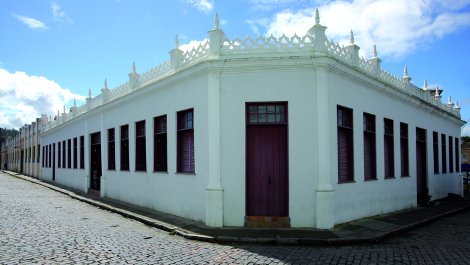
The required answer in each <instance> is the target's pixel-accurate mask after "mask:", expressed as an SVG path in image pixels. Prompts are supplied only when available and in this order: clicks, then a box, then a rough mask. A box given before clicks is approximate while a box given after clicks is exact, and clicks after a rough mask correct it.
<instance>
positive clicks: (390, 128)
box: [384, 118, 395, 179]
mask: <svg viewBox="0 0 470 265" xmlns="http://www.w3.org/2000/svg"><path fill="white" fill-rule="evenodd" d="M387 147H388V148H387ZM387 164H388V168H387ZM384 178H385V179H392V178H395V141H394V122H393V120H392V119H388V118H384Z"/></svg>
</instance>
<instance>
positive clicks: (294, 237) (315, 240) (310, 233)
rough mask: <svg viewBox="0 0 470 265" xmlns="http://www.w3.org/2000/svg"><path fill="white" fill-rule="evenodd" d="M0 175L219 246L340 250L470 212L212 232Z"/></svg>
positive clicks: (444, 205)
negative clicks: (330, 247)
mask: <svg viewBox="0 0 470 265" xmlns="http://www.w3.org/2000/svg"><path fill="white" fill-rule="evenodd" d="M3 172H4V173H7V174H9V175H12V176H15V177H17V178H20V179H23V180H27V181H30V182H33V183H36V184H39V185H42V186H44V187H47V188H50V189H52V190H55V191H58V192H60V193H63V194H66V195H68V196H70V197H72V198H74V199H77V200H80V201H83V202H86V203H88V204H91V205H94V206H96V207H99V208H101V209H104V210H108V211H111V212H115V213H118V214H120V215H123V216H125V217H128V218H131V219H134V220H137V221H140V222H143V223H145V224H147V225H149V226H153V227H156V228H159V229H162V230H164V231H168V232H169V233H171V234H176V235H179V236H182V237H184V238H188V239H192V240H199V241H206V242H216V243H222V244H229V243H263V244H293V245H342V244H358V243H370V242H378V241H381V240H383V239H385V238H387V237H390V236H393V235H396V234H398V233H402V232H404V231H408V230H410V229H413V228H416V227H418V226H421V225H424V224H426V223H429V222H432V221H435V220H437V219H439V218H442V217H444V216H447V215H451V214H455V213H458V212H461V211H465V210H468V209H470V199H469V198H447V199H444V200H441V201H439V202H436V203H434V206H429V207H418V208H414V209H409V210H403V211H399V212H394V213H391V214H387V215H380V216H373V217H368V218H364V219H360V220H356V221H353V222H349V223H345V224H340V225H337V226H336V227H335V228H333V229H326V230H321V229H314V228H247V227H222V228H213V227H208V226H206V225H205V224H203V223H202V222H196V221H192V220H188V219H185V218H182V217H178V216H175V215H171V214H167V213H163V212H159V211H155V210H151V209H147V208H143V207H139V206H135V205H132V204H128V203H124V202H121V201H116V200H112V199H108V198H100V197H99V196H95V195H90V194H86V193H83V192H81V191H76V190H71V189H69V188H67V187H64V186H60V185H57V184H56V183H50V182H45V181H41V180H38V179H35V178H32V177H28V176H24V175H21V174H18V173H15V172H10V171H3Z"/></svg>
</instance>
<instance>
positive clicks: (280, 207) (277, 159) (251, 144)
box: [246, 103, 288, 216]
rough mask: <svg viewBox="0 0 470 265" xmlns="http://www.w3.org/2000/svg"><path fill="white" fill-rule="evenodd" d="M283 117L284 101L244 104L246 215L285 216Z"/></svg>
mask: <svg viewBox="0 0 470 265" xmlns="http://www.w3.org/2000/svg"><path fill="white" fill-rule="evenodd" d="M286 117H287V105H286V103H260V104H247V128H246V215H247V216H288V149H287V118H286Z"/></svg>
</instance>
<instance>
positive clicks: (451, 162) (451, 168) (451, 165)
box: [449, 135, 454, 173]
mask: <svg viewBox="0 0 470 265" xmlns="http://www.w3.org/2000/svg"><path fill="white" fill-rule="evenodd" d="M449 173H454V143H453V137H452V136H451V135H449Z"/></svg>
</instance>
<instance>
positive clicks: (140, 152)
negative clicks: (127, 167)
mask: <svg viewBox="0 0 470 265" xmlns="http://www.w3.org/2000/svg"><path fill="white" fill-rule="evenodd" d="M134 128H135V171H140V172H146V171H147V154H146V152H147V143H146V137H145V135H146V132H145V120H141V121H137V122H135V126H134Z"/></svg>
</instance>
